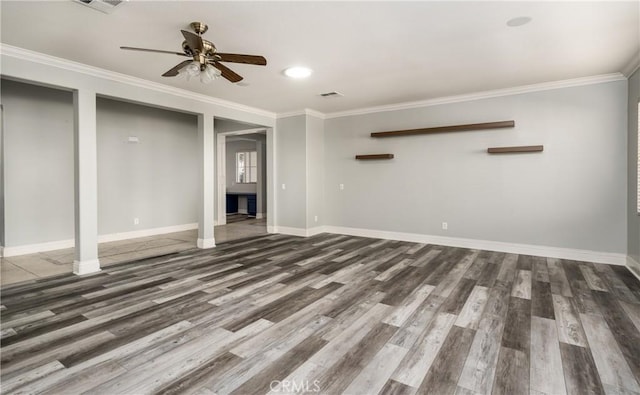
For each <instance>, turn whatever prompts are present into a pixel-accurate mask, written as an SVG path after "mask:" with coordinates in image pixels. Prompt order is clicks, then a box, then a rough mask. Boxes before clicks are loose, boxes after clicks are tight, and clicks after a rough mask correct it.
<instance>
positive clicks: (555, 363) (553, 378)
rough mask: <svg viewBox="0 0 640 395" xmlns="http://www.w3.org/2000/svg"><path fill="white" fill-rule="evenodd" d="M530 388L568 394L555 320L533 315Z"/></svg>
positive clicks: (543, 391)
mask: <svg viewBox="0 0 640 395" xmlns="http://www.w3.org/2000/svg"><path fill="white" fill-rule="evenodd" d="M530 369H531V374H530V380H531V385H530V389H531V390H533V391H538V392H541V393H547V394H566V388H565V383H564V374H563V372H562V356H561V355H560V344H559V341H558V331H557V329H556V323H555V322H554V320H550V319H547V318H541V317H531V361H530Z"/></svg>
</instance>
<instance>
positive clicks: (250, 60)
mask: <svg viewBox="0 0 640 395" xmlns="http://www.w3.org/2000/svg"><path fill="white" fill-rule="evenodd" d="M216 55H218V56H219V57H220V62H231V63H246V64H255V65H258V66H266V65H267V59H265V58H264V57H263V56H256V55H240V54H236V53H220V52H216Z"/></svg>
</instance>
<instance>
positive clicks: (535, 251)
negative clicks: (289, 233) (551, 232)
mask: <svg viewBox="0 0 640 395" xmlns="http://www.w3.org/2000/svg"><path fill="white" fill-rule="evenodd" d="M324 230H325V232H328V233H338V234H344V235H351V236H361V237H372V238H377V239H389V240H401V241H410V242H414V243H425V244H437V245H443V246H450V247H462V248H471V249H478V250H488V251H500V252H508V253H513V254H524V255H535V256H543V257H549V258H559V259H571V260H576V261H584V262H595V263H607V264H610V265H624V264H625V263H626V261H627V256H626V255H625V254H618V253H612V252H599V251H591V250H576V249H571V248H561V247H548V246H539V245H531V244H516V243H504V242H500V241H489V240H477V239H464V238H458V237H443V236H432V235H423V234H418V233H402V232H389V231H382V230H371V229H358V228H346V227H340V226H325V227H324Z"/></svg>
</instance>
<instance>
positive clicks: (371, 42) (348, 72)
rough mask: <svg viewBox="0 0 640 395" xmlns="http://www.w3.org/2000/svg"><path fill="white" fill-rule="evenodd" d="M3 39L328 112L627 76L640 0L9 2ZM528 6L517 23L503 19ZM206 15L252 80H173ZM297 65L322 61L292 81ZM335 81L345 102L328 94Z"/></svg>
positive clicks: (244, 98) (639, 39) (233, 94)
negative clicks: (189, 37) (241, 57)
mask: <svg viewBox="0 0 640 395" xmlns="http://www.w3.org/2000/svg"><path fill="white" fill-rule="evenodd" d="M0 7H1V12H2V20H1V21H2V31H1V41H2V42H3V43H6V44H10V45H13V46H17V47H22V48H26V49H30V50H33V51H37V52H41V53H45V54H49V55H53V56H57V57H61V58H65V59H69V60H73V61H76V62H81V63H85V64H88V65H92V66H97V67H101V68H104V69H107V70H113V71H117V72H120V73H124V74H129V75H132V76H136V77H140V78H144V79H147V80H151V81H156V82H161V83H164V84H167V85H172V86H175V87H179V88H184V89H188V90H191V91H194V92H198V93H203V94H207V95H211V96H214V97H218V98H222V99H225V100H230V101H234V102H237V103H241V104H245V105H249V106H253V107H258V108H261V109H265V110H269V111H274V112H278V113H282V112H289V111H296V110H301V109H304V108H310V109H314V110H317V111H321V112H324V113H330V112H336V111H346V110H351V109H357V108H364V107H371V106H379V105H387V104H395V103H402V102H410V101H417V100H427V99H434V98H438V97H444V96H451V95H459V94H465V93H473V92H480V91H486V90H493V89H502V88H508V87H514V86H521V85H529V84H535V83H542V82H550V81H559V80H565V79H572V78H579V77H587V76H593V75H599V74H607V73H615V72H621V71H622V70H623V69H624V68H625V66H628V65H629V64H630V62H631V61H632V60H633V59H634V57H635V56H637V54H638V52H640V2H638V1H629V2H605V1H603V2H562V3H560V2H478V1H474V2H451V1H450V2H426V1H423V2H397V1H389V2H329V1H327V2H307V1H299V2H268V1H262V2H238V1H234V2H213V1H200V2H187V1H136V0H133V1H130V2H127V3H124V4H123V5H121V6H119V7H118V8H117V9H116V10H115V11H114V12H113V13H112V14H103V13H100V12H98V11H95V10H92V9H90V8H88V7H85V6H83V5H80V4H77V3H74V2H72V1H45V2H39V1H19V2H12V1H2V2H0ZM519 16H529V17H531V18H533V21H532V22H531V23H529V24H527V25H524V26H521V27H516V28H512V27H507V25H506V22H507V20H509V19H511V18H514V17H519ZM192 21H203V22H205V23H207V24H208V25H209V31H208V32H207V33H206V34H205V35H204V37H205V38H206V39H208V40H210V41H212V42H214V44H215V45H216V46H217V47H218V50H219V51H220V52H231V53H246V54H255V55H263V56H265V57H266V58H267V60H268V65H267V66H266V67H260V66H250V65H243V64H231V63H227V65H228V66H230V67H231V68H232V69H233V70H235V71H236V72H238V73H239V74H241V75H242V76H244V77H245V80H244V81H243V82H245V83H246V84H247V86H238V85H234V84H231V83H229V82H228V81H226V80H222V79H220V80H217V81H214V83H213V84H210V85H203V84H201V83H200V82H199V81H193V80H192V81H185V80H182V79H179V78H164V77H161V74H162V73H163V72H165V71H166V70H168V69H170V68H171V67H173V66H174V65H175V64H177V63H179V62H180V61H182V60H183V58H180V57H178V56H173V55H165V54H155V53H145V52H131V51H123V50H120V49H119V46H121V45H126V46H135V47H145V48H155V49H165V50H176V51H178V50H180V44H181V42H182V40H183V38H182V36H181V34H180V31H179V30H180V29H188V25H189V22H192ZM291 65H306V66H309V67H311V68H312V69H313V70H314V74H313V75H312V76H311V77H310V78H309V79H307V80H291V79H288V78H286V77H284V76H283V74H282V71H283V70H284V69H285V68H286V67H288V66H291ZM328 91H339V92H341V93H343V94H344V97H340V98H321V97H319V96H318V95H319V94H320V93H323V92H328Z"/></svg>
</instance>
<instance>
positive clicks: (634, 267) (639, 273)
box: [627, 255, 640, 280]
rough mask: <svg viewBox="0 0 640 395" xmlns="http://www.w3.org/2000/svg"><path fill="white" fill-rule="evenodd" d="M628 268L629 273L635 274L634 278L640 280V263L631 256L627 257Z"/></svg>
mask: <svg viewBox="0 0 640 395" xmlns="http://www.w3.org/2000/svg"><path fill="white" fill-rule="evenodd" d="M627 267H628V268H629V271H630V272H631V273H633V275H634V276H636V277H637V278H638V280H640V262H638V261H636V260H635V259H633V258H632V257H631V255H628V256H627Z"/></svg>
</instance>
